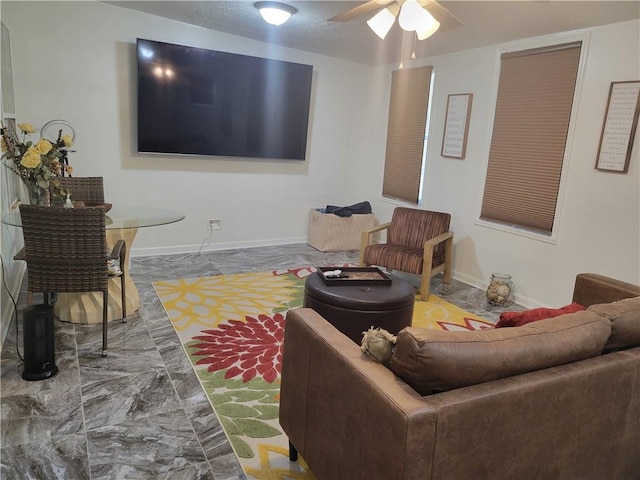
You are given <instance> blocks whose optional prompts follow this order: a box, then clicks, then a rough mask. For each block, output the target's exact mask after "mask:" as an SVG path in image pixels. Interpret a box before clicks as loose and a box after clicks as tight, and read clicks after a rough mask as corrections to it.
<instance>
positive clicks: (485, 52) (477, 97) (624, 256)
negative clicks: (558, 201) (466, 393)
mask: <svg viewBox="0 0 640 480" xmlns="http://www.w3.org/2000/svg"><path fill="white" fill-rule="evenodd" d="M2 19H3V21H4V22H5V24H6V25H7V26H8V27H9V30H10V32H11V41H12V47H13V62H14V65H13V67H14V83H15V86H16V108H17V112H18V120H19V121H29V122H31V123H33V124H34V125H37V126H39V125H42V124H43V123H45V122H46V121H48V120H51V119H54V118H63V119H66V120H68V121H70V122H71V123H72V124H73V125H74V126H75V127H76V130H77V131H78V142H77V145H76V148H77V153H75V154H73V156H72V158H71V162H72V164H73V165H74V167H75V168H76V174H77V175H81V176H85V175H102V176H104V177H105V182H106V195H107V199H108V201H111V202H113V203H120V204H139V205H161V206H167V207H170V208H175V209H178V210H182V211H184V212H186V213H187V219H186V220H184V221H183V222H180V223H178V224H175V225H170V226H164V227H158V228H153V229H148V230H147V231H141V232H140V233H139V234H138V237H137V239H136V242H135V245H134V246H133V254H134V255H135V254H136V253H137V254H153V253H155V252H158V253H163V252H169V251H193V250H197V248H198V247H199V245H200V243H201V242H202V240H203V239H204V238H205V237H206V236H207V234H208V232H207V229H206V219H208V218H220V219H222V222H223V230H222V231H220V232H216V235H215V236H214V243H213V246H212V248H214V249H216V248H229V247H235V246H254V245H260V244H275V243H286V242H296V241H305V239H306V227H307V216H308V210H309V209H310V208H312V207H315V206H322V205H324V204H326V203H336V204H348V203H353V202H356V201H361V200H365V199H366V200H370V201H371V202H372V203H373V205H374V210H375V211H376V214H377V216H378V218H379V220H381V221H386V220H388V219H389V218H390V216H391V212H392V210H393V208H394V206H395V205H396V203H393V202H390V201H388V200H384V199H382V197H381V196H380V191H381V185H382V168H383V163H384V147H385V142H386V125H387V113H388V98H389V86H390V74H389V72H390V71H391V70H392V69H393V68H395V66H394V67H388V68H387V67H385V68H378V69H374V68H369V67H364V66H361V65H357V64H354V63H350V62H343V61H340V60H335V59H330V58H327V57H323V56H319V55H314V54H309V53H305V52H301V51H296V50H291V49H284V48H281V47H273V46H269V45H266V44H262V43H259V42H255V41H251V40H246V39H242V38H239V37H234V36H230V35H226V34H222V33H218V32H212V31H209V30H206V29H202V28H198V27H193V26H189V25H185V24H182V23H178V22H173V21H169V20H166V19H162V18H158V17H153V16H149V15H146V14H143V13H139V12H134V11H130V10H124V9H120V8H118V7H114V6H110V5H106V4H102V3H96V2H69V3H67V2H38V3H35V2H3V3H2ZM52 25H55V28H52ZM639 30H640V22H638V21H632V22H624V23H620V24H616V25H611V26H604V27H598V28H593V29H589V30H587V31H585V32H577V33H573V34H571V35H569V36H571V37H575V36H576V35H577V34H580V35H582V36H584V35H586V36H587V37H588V38H585V41H586V44H585V48H586V49H587V55H586V63H585V64H584V68H585V71H584V76H583V80H582V84H581V88H580V90H579V95H578V98H577V102H576V112H577V115H576V116H575V124H574V129H575V133H574V135H573V141H572V143H571V144H570V147H569V155H568V164H567V165H568V167H567V172H566V176H565V180H566V188H565V191H564V197H563V202H562V205H561V208H560V211H559V218H560V222H559V225H558V238H557V241H555V242H554V243H548V242H541V241H539V240H534V239H531V238H528V237H524V236H519V235H514V234H512V233H506V232H503V231H500V230H495V229H491V228H487V227H486V226H482V225H479V224H478V223H477V216H478V202H479V201H480V198H481V195H482V187H483V182H482V178H483V175H484V171H485V168H486V158H487V154H488V147H489V141H490V127H491V118H492V115H493V107H494V104H495V95H496V86H497V78H498V77H497V76H498V72H499V56H500V53H501V52H502V51H508V50H521V49H526V48H532V47H537V46H540V44H544V43H548V42H555V41H563V40H564V39H566V38H567V36H568V35H554V36H547V37H543V38H532V39H527V40H525V41H520V42H515V43H513V44H510V45H499V46H494V47H487V48H482V49H476V50H471V51H466V52H461V53H457V54H450V55H444V56H439V57H434V58H431V59H426V60H421V61H419V62H414V63H415V65H416V66H418V65H424V64H433V65H435V68H436V77H435V91H434V100H433V113H432V128H431V132H430V137H431V139H432V141H431V143H430V145H429V151H428V167H427V178H426V182H425V203H424V206H423V208H428V209H434V210H443V211H448V212H451V213H452V215H453V223H452V229H453V230H454V231H455V253H454V275H455V276H456V278H459V279H461V280H463V281H465V282H468V283H470V284H474V285H477V286H480V287H485V286H486V284H487V282H488V279H489V276H490V274H491V273H492V272H494V271H506V272H509V273H511V274H512V275H513V277H514V280H515V282H516V287H517V294H518V295H519V300H520V301H522V302H524V303H527V304H530V305H538V304H542V305H549V306H560V305H563V304H565V303H568V302H569V301H570V296H571V289H572V285H573V279H574V277H575V274H576V273H579V272H586V271H592V272H597V273H601V274H605V275H610V276H613V277H616V278H620V279H623V280H626V281H630V282H634V283H640V253H639V251H640V197H639V195H640V193H639V192H640V184H639V182H640V178H639V177H640V175H639V165H638V148H639V147H640V141H639V140H638V138H637V137H636V139H635V147H634V151H633V156H632V160H631V167H630V170H629V173H628V174H626V175H620V174H613V173H604V172H598V171H595V170H594V168H593V166H594V162H595V155H596V151H597V147H598V140H599V136H600V129H601V127H602V119H603V116H604V109H605V106H606V100H607V95H608V89H609V84H610V82H611V81H618V80H638V79H639V78H640V66H639V58H640V55H639V51H638V50H639V47H638V44H639V43H638V39H639V37H640V35H639ZM136 37H146V38H151V39H157V40H161V41H167V42H173V43H182V44H188V45H194V46H198V47H204V48H211V49H219V50H226V51H232V52H238V53H243V54H250V55H256V56H265V57H271V58H277V59H283V60H289V61H296V62H301V63H310V64H313V65H314V94H313V107H312V118H311V130H310V143H309V155H308V160H307V161H306V162H303V163H291V162H262V161H252V160H225V159H216V158H183V157H163V156H153V157H147V156H142V155H138V154H136V153H135V143H134V138H135V137H134V129H135V109H134V99H135V91H134V85H135V78H134V76H133V75H132V72H133V71H134V68H135V59H134V47H133V45H134V42H135V39H136ZM405 66H406V67H410V66H412V65H409V64H408V63H407V62H405ZM466 92H470V93H473V94H474V101H473V110H472V114H471V123H470V128H469V140H468V146H467V156H466V159H464V160H455V159H446V158H443V157H441V156H440V146H441V138H442V129H443V124H444V111H445V105H446V99H447V95H448V94H449V93H466ZM3 250H4V248H3Z"/></svg>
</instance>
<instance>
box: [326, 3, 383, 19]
mask: <svg viewBox="0 0 640 480" xmlns="http://www.w3.org/2000/svg"><path fill="white" fill-rule="evenodd" d="M393 2H394V0H370V1H368V2H365V3H363V4H362V5H358V6H357V7H354V8H351V9H349V10H347V11H345V12H342V13H339V14H338V15H336V16H335V17H331V18H330V19H329V20H328V21H329V22H348V21H349V20H353V19H354V18H356V17H359V16H360V15H366V14H368V13H371V12H373V11H375V10H377V9H379V8H382V7H384V6H385V5H389V4H390V3H393Z"/></svg>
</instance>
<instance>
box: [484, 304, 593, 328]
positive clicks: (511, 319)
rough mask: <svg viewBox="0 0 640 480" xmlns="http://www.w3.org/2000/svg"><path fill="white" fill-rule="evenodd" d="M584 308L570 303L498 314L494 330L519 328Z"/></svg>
mask: <svg viewBox="0 0 640 480" xmlns="http://www.w3.org/2000/svg"><path fill="white" fill-rule="evenodd" d="M584 309H585V308H584V307H583V306H582V305H580V304H578V303H571V304H569V305H565V306H564V307H562V308H544V307H542V308H534V309H532V310H525V311H523V312H504V313H501V314H500V320H498V323H496V328H500V327H519V326H521V325H525V324H527V323H531V322H536V321H538V320H544V319H545V318H554V317H559V316H560V315H564V314H566V313H574V312H579V311H580V310H584Z"/></svg>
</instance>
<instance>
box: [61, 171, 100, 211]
mask: <svg viewBox="0 0 640 480" xmlns="http://www.w3.org/2000/svg"><path fill="white" fill-rule="evenodd" d="M57 180H58V182H59V183H60V188H61V189H63V190H68V191H69V193H70V194H71V200H73V201H74V202H85V203H104V182H103V179H102V177H58V179H57ZM65 200H66V198H65V197H61V196H59V195H51V203H52V204H53V205H54V206H62V205H64V201H65Z"/></svg>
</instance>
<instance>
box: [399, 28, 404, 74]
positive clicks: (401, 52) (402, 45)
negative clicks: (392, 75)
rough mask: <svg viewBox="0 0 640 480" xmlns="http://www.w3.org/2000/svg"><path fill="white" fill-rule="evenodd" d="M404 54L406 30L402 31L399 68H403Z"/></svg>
mask: <svg viewBox="0 0 640 480" xmlns="http://www.w3.org/2000/svg"><path fill="white" fill-rule="evenodd" d="M403 54H404V32H402V44H401V45H400V65H398V69H399V70H402V69H403V68H404V65H403V64H402V55H403Z"/></svg>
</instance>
